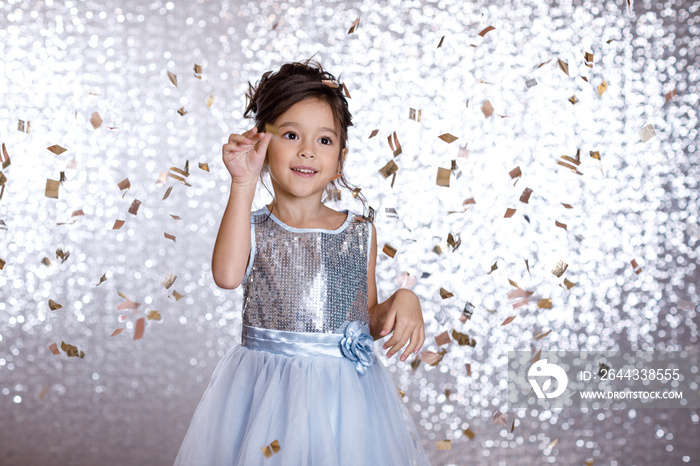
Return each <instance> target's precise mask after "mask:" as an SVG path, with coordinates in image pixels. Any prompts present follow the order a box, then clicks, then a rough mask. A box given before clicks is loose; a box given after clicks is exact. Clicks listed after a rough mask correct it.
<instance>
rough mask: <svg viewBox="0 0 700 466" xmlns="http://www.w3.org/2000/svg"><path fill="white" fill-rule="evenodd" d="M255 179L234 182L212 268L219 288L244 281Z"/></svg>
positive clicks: (237, 285)
mask: <svg viewBox="0 0 700 466" xmlns="http://www.w3.org/2000/svg"><path fill="white" fill-rule="evenodd" d="M254 196H255V183H251V184H237V183H235V182H233V181H232V182H231V192H230V193H229V198H228V204H226V210H225V211H224V216H223V218H222V219H221V225H219V234H218V235H217V236H216V243H215V244H214V253H213V255H212V258H211V272H212V275H213V276H214V283H216V285H217V286H219V287H220V288H225V289H229V290H230V289H234V288H238V287H239V286H240V284H241V281H243V276H244V275H245V271H246V268H247V267H248V261H249V260H250V259H251V257H250V211H251V208H252V206H253V197H254Z"/></svg>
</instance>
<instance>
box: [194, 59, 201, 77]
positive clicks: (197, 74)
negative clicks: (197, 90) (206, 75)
mask: <svg viewBox="0 0 700 466" xmlns="http://www.w3.org/2000/svg"><path fill="white" fill-rule="evenodd" d="M192 69H193V70H194V77H195V78H197V79H202V65H198V64H196V63H195V65H194V66H193V67H192Z"/></svg>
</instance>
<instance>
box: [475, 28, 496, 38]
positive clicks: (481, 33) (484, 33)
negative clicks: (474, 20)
mask: <svg viewBox="0 0 700 466" xmlns="http://www.w3.org/2000/svg"><path fill="white" fill-rule="evenodd" d="M494 29H496V28H495V27H493V26H488V27H486V28H485V29H483V30H482V31H481V32H480V33H479V35H480V36H481V37H484V36H485V35H486V33H487V32H489V31H493V30H494Z"/></svg>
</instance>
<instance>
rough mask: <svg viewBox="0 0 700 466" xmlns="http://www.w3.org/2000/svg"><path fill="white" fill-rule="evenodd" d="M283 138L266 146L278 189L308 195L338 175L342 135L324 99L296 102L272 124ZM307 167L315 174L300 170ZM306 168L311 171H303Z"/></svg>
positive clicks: (288, 192)
mask: <svg viewBox="0 0 700 466" xmlns="http://www.w3.org/2000/svg"><path fill="white" fill-rule="evenodd" d="M273 124H274V125H275V126H277V128H279V132H280V137H279V138H277V137H275V138H273V139H272V140H271V141H270V145H269V146H268V148H267V163H268V166H269V168H270V178H271V180H272V184H273V186H274V188H275V192H276V193H278V195H279V194H284V195H291V196H292V197H309V196H312V195H316V194H321V193H323V190H324V189H325V188H326V185H327V184H328V183H329V182H330V180H331V178H333V177H334V176H336V174H337V171H338V164H339V155H342V157H345V153H346V152H347V149H343V150H342V153H341V150H340V134H339V133H338V130H337V128H336V126H335V120H334V118H333V112H332V111H331V108H330V106H329V105H328V104H327V103H326V102H324V101H323V100H320V99H316V98H311V99H306V100H302V101H301V102H297V103H296V104H294V105H293V106H292V107H291V108H289V110H287V111H286V112H284V113H283V114H282V115H280V116H279V118H277V120H276V121H275V122H274V123H273ZM297 167H308V168H309V169H311V170H312V171H313V173H303V172H300V171H299V169H298V168H297ZM304 171H307V172H308V170H304Z"/></svg>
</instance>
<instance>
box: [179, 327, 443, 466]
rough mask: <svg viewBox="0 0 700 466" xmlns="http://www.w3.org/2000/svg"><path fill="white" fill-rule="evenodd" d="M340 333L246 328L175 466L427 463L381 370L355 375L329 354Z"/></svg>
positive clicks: (219, 369)
mask: <svg viewBox="0 0 700 466" xmlns="http://www.w3.org/2000/svg"><path fill="white" fill-rule="evenodd" d="M342 336H343V335H342V334H316V333H298V332H283V331H276V330H264V329H255V328H252V327H247V326H244V332H243V338H242V340H243V342H242V344H241V345H237V346H234V347H232V348H231V349H230V350H229V351H228V352H227V353H226V355H225V356H224V357H223V358H222V359H221V361H220V362H219V364H218V365H217V366H216V369H215V370H214V373H213V374H212V378H211V381H210V382H209V386H208V387H207V389H206V390H205V392H204V395H203V397H202V399H201V401H200V402H199V405H198V406H197V409H196V411H195V413H194V415H193V417H192V421H191V422H190V425H189V428H188V430H187V433H186V434H185V437H184V440H183V441H182V445H181V446H180V451H179V452H178V455H177V458H176V459H175V466H179V465H182V466H185V465H187V466H199V465H201V466H204V465H206V466H215V465H222V466H223V465H226V466H244V465H245V466H250V465H258V464H260V465H265V466H271V465H323V466H328V465H353V466H355V465H367V466H369V465H372V466H379V465H387V466H389V465H391V466H394V465H401V466H403V465H429V464H430V463H429V461H428V459H427V457H426V454H425V451H424V450H423V447H422V444H421V440H420V438H419V436H418V433H417V430H416V426H415V424H414V422H413V420H412V419H411V417H410V415H409V413H408V410H407V409H406V406H405V405H404V402H403V401H402V400H401V398H400V395H399V393H398V390H397V388H396V385H395V384H394V382H393V380H392V379H391V376H390V374H389V371H388V370H387V368H386V367H385V366H384V365H383V364H382V362H381V361H377V362H376V363H375V364H372V365H370V366H369V367H366V368H365V369H364V373H361V372H360V371H359V369H358V367H357V364H356V362H353V361H352V360H351V359H349V358H348V357H343V356H342V354H341V353H340V351H339V350H338V349H337V348H338V340H339V338H340V337H342ZM246 337H247V338H246ZM324 345H325V348H324ZM273 351H274V352H273ZM372 351H373V350H372ZM285 353H286V354H285Z"/></svg>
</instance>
